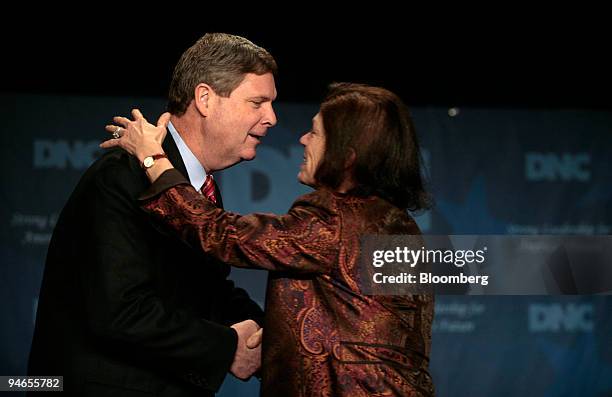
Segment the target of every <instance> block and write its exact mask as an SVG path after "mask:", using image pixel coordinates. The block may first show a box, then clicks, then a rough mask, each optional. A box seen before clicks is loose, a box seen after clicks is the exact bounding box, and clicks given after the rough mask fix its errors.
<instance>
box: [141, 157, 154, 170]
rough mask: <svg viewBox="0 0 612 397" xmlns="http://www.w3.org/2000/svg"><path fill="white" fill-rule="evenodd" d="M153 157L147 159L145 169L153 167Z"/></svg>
mask: <svg viewBox="0 0 612 397" xmlns="http://www.w3.org/2000/svg"><path fill="white" fill-rule="evenodd" d="M153 162H154V160H153V157H151V156H149V157H145V159H144V161H143V162H142V163H143V164H144V166H145V167H147V168H149V167H151V166H152V165H153Z"/></svg>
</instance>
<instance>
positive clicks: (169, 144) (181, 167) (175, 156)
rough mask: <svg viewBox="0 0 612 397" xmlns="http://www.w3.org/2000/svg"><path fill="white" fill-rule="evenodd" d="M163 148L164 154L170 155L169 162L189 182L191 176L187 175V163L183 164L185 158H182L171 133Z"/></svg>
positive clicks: (167, 136)
mask: <svg viewBox="0 0 612 397" xmlns="http://www.w3.org/2000/svg"><path fill="white" fill-rule="evenodd" d="M162 148H163V149H164V152H165V153H166V154H167V155H168V160H170V162H171V163H172V165H173V166H174V168H176V169H177V170H178V171H179V172H180V173H181V174H183V176H184V177H185V178H187V179H188V180H189V174H188V173H187V168H186V167H185V163H184V162H183V158H182V157H181V153H180V152H179V150H178V147H177V146H176V142H174V138H172V134H171V133H170V131H168V133H167V134H166V139H164V142H163V143H162Z"/></svg>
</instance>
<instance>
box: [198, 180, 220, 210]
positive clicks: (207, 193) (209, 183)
mask: <svg viewBox="0 0 612 397" xmlns="http://www.w3.org/2000/svg"><path fill="white" fill-rule="evenodd" d="M200 192H201V193H202V195H203V196H204V197H206V198H207V199H209V200H210V201H212V203H213V204H215V205H217V197H215V182H214V181H213V177H212V175H211V174H207V175H206V179H205V180H204V184H203V185H202V188H200Z"/></svg>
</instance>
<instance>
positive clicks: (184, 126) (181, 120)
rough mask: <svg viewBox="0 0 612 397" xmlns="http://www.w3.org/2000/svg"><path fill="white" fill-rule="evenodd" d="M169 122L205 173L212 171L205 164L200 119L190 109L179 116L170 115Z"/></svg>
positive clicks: (204, 147)
mask: <svg viewBox="0 0 612 397" xmlns="http://www.w3.org/2000/svg"><path fill="white" fill-rule="evenodd" d="M170 121H171V122H172V125H174V128H176V131H177V132H178V133H179V135H180V136H181V138H182V139H183V141H184V142H185V144H186V145H187V147H188V148H189V150H191V152H192V153H193V154H194V156H196V158H197V159H198V161H199V162H200V164H202V166H203V167H204V169H205V170H206V172H207V173H208V172H211V171H214V170H212V169H211V167H210V165H209V164H207V163H206V145H205V142H204V137H203V136H202V134H201V133H200V129H201V128H202V127H201V119H200V118H199V117H197V116H196V115H194V114H193V113H192V112H191V111H190V109H188V110H187V112H185V113H184V114H182V115H181V116H176V115H172V116H171V117H170Z"/></svg>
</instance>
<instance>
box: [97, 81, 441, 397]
mask: <svg viewBox="0 0 612 397" xmlns="http://www.w3.org/2000/svg"><path fill="white" fill-rule="evenodd" d="M135 118H137V119H138V118H142V116H141V115H140V114H139V112H135ZM137 121H138V120H136V121H134V122H132V121H126V122H123V123H122V124H123V126H124V127H126V133H125V135H124V136H122V137H121V138H120V139H114V140H112V141H109V143H108V144H107V146H115V145H118V146H121V147H123V148H124V149H126V150H127V151H129V152H130V153H131V154H134V155H136V156H137V157H138V158H139V159H140V160H141V161H142V160H143V159H144V157H145V156H148V155H150V154H151V153H158V152H161V151H162V149H161V145H160V144H159V143H158V142H161V141H162V140H163V136H164V134H165V132H166V129H165V126H163V125H162V126H159V127H154V126H152V125H151V124H148V123H146V121H145V120H144V119H142V120H140V122H137ZM300 143H302V145H304V162H303V163H302V165H301V167H300V172H299V174H298V179H299V180H300V182H302V183H304V184H306V185H309V186H312V187H313V188H315V190H314V192H312V193H310V194H306V195H304V196H302V197H299V198H298V199H297V200H296V201H295V202H294V203H293V205H292V207H291V209H290V210H289V212H288V213H287V214H285V215H269V214H251V215H239V214H235V213H231V212H226V211H223V210H222V209H220V208H217V207H216V206H215V205H214V204H213V203H212V202H210V201H208V200H207V199H206V198H204V197H203V196H202V195H201V194H199V193H198V192H196V190H195V189H194V188H193V187H192V186H191V185H190V184H189V182H188V181H187V180H186V179H185V178H184V177H183V176H182V175H181V174H180V173H179V172H178V171H176V170H174V169H173V168H172V165H171V164H170V162H169V161H168V160H166V159H161V160H159V161H157V162H156V165H155V166H154V167H152V168H153V169H150V170H149V171H148V172H147V174H148V175H149V178H150V179H151V181H152V182H154V183H153V185H152V186H151V188H150V189H149V190H148V191H147V192H145V194H144V195H143V200H144V201H143V208H144V210H146V211H147V212H149V213H150V214H151V215H152V216H153V217H154V218H156V219H157V220H159V221H161V222H162V223H164V224H166V225H167V226H168V227H169V228H171V229H172V230H173V231H174V232H175V233H177V234H178V235H179V236H180V237H181V238H182V239H183V240H185V241H186V242H188V243H189V244H191V245H192V246H194V247H196V249H200V250H203V251H204V252H205V253H207V254H210V255H213V256H216V257H217V258H219V259H221V260H223V261H225V262H227V263H229V264H231V265H232V266H238V267H249V268H259V269H266V270H269V271H270V272H271V273H270V277H269V281H268V288H267V297H266V305H265V306H266V307H265V312H266V318H265V326H264V328H265V329H266V332H265V335H264V340H263V353H262V354H263V362H262V375H263V380H262V386H261V392H262V395H264V396H351V397H358V396H431V395H433V384H432V380H431V377H430V375H429V373H428V365H429V352H430V344H431V323H432V317H433V297H432V296H431V295H404V296H382V295H366V294H365V293H364V291H363V285H361V283H360V282H359V269H358V257H359V253H360V242H359V239H360V237H361V236H363V235H372V234H382V235H384V234H407V235H419V234H420V231H419V228H418V226H417V225H416V223H415V222H414V220H413V219H412V217H411V216H410V215H408V212H407V210H418V209H422V208H425V207H426V206H427V205H428V196H427V195H426V193H425V191H424V188H423V182H422V177H421V160H420V154H419V147H418V143H417V138H416V135H415V132H414V128H413V126H412V121H411V119H410V116H409V114H408V110H407V108H406V107H405V105H404V104H403V103H402V102H401V100H400V99H399V98H398V97H397V96H396V95H395V94H393V93H391V92H390V91H387V90H385V89H383V88H377V87H371V86H365V85H358V84H351V83H341V84H334V85H332V86H331V87H330V91H329V93H328V95H327V97H326V98H325V100H324V101H323V103H322V104H321V107H320V111H319V112H318V113H317V115H316V116H315V117H314V118H313V126H312V129H311V130H310V131H308V132H307V133H305V134H304V135H303V136H302V138H301V139H300Z"/></svg>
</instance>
